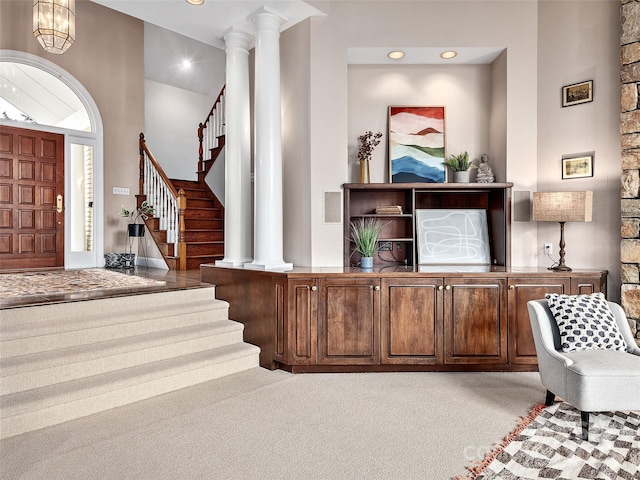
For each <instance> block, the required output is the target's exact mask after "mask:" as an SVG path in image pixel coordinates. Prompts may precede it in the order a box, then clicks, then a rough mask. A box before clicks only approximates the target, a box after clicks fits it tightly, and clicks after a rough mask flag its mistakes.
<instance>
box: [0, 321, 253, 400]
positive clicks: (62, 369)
mask: <svg viewBox="0 0 640 480" xmlns="http://www.w3.org/2000/svg"><path fill="white" fill-rule="evenodd" d="M243 329H244V326H243V325H242V324H241V323H238V322H233V321H231V320H217V321H215V322H210V323H204V324H196V325H189V326H185V327H181V328H175V329H171V330H162V331H158V332H152V333H150V334H146V335H137V336H133V337H128V338H118V339H115V340H109V341H104V342H99V343H92V344H88V345H79V346H74V347H69V348H64V349H58V350H51V351H47V352H41V353H36V354H32V355H22V356H18V357H11V358H8V359H4V360H2V361H1V362H0V377H1V378H0V381H1V382H2V394H4V395H6V394H10V393H16V392H20V391H24V390H29V389H32V388H38V387H43V386H46V385H52V384H54V383H59V382H67V381H69V380H76V379H79V378H84V377H88V376H91V375H99V374H102V373H106V372H110V371H115V370H118V369H122V368H129V367H133V366H136V365H141V364H144V363H149V362H155V361H159V360H164V359H166V358H171V357H176V356H180V355H184V354H186V353H194V352H199V351H203V350H207V349H210V348H217V347H222V346H225V345H231V344H233V343H241V342H242V341H243V339H242V332H243Z"/></svg>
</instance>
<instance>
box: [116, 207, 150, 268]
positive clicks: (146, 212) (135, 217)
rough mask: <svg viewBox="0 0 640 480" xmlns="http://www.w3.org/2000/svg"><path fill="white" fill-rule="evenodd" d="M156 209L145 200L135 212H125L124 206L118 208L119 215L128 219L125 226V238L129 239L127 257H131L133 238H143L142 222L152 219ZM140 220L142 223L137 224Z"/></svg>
mask: <svg viewBox="0 0 640 480" xmlns="http://www.w3.org/2000/svg"><path fill="white" fill-rule="evenodd" d="M155 211H156V209H155V207H153V206H152V205H149V202H147V201H146V200H145V201H144V202H142V203H141V204H140V206H139V207H138V208H136V209H135V210H131V211H130V210H127V209H126V208H124V205H122V206H121V207H120V215H121V216H123V217H126V218H128V219H129V225H127V238H128V239H129V255H130V256H131V257H133V253H132V251H133V237H144V220H147V219H148V218H149V217H152V216H153V215H154V213H155ZM141 220H142V223H138V222H139V221H141Z"/></svg>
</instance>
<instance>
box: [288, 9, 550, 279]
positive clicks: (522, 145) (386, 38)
mask: <svg viewBox="0 0 640 480" xmlns="http://www.w3.org/2000/svg"><path fill="white" fill-rule="evenodd" d="M321 3H322V7H323V10H325V11H326V12H327V13H328V16H327V17H315V18H312V19H311V20H310V39H311V40H310V47H309V48H310V80H309V81H310V87H309V100H308V101H309V102H310V104H309V106H310V111H309V117H308V118H304V117H303V116H302V115H301V114H302V112H296V115H298V116H296V117H294V118H292V119H285V121H287V122H289V121H290V122H300V123H301V124H308V128H309V132H310V139H309V159H308V162H309V165H310V169H311V170H310V177H311V188H310V205H309V210H308V212H307V215H308V216H309V218H310V219H311V229H310V241H311V253H310V258H309V259H308V261H307V262H306V264H311V265H312V266H340V265H342V225H339V224H325V223H324V222H323V218H322V213H323V194H324V192H325V191H337V190H340V189H341V185H342V184H343V183H346V182H349V181H351V180H352V179H353V177H352V174H351V171H350V168H349V144H350V142H353V141H354V140H353V139H352V138H350V137H351V136H352V135H350V133H349V132H350V125H349V121H350V115H351V114H352V112H351V111H350V110H349V69H348V66H347V58H346V56H347V55H346V54H347V49H348V48H350V47H386V46H394V47H399V48H402V47H446V48H447V49H448V48H455V47H465V46H486V47H497V48H506V49H507V53H506V55H507V57H506V58H507V65H506V91H507V92H506V95H507V101H506V117H507V125H506V133H504V135H505V138H506V156H507V159H506V161H507V164H506V177H507V178H506V179H503V180H506V181H510V182H514V184H515V186H514V188H515V189H519V190H527V189H528V190H532V189H533V188H534V186H535V185H536V183H537V168H536V159H537V150H536V149H537V142H536V138H537V135H536V130H537V108H536V106H537V101H536V95H535V93H532V92H536V91H537V68H536V61H535V59H536V58H537V9H538V3H537V2H536V1H526V0H524V1H512V2H504V1H499V2H496V1H456V2H449V1H429V2H393V1H376V2H366V4H365V2H359V1H341V2H331V3H330V4H325V3H324V2H321ZM325 5H326V8H324V7H325ZM282 40H283V42H284V41H285V40H286V39H285V38H284V37H283V39H282ZM283 47H285V48H286V45H283ZM286 73H287V72H285V71H283V75H286ZM299 100H300V101H306V99H304V98H303V97H300V98H299ZM436 103H442V102H436ZM473 108H476V109H477V108H481V107H480V106H479V105H474V107H473ZM482 108H485V107H482ZM385 114H386V109H385V110H384V111H382V112H380V113H379V114H378V118H380V116H381V117H382V118H384V115H385ZM354 128H356V127H354ZM371 128H374V127H373V125H372V127H371ZM478 128H479V129H480V130H475V129H474V132H473V133H471V134H470V133H469V132H464V133H465V134H468V135H469V134H470V135H471V136H472V137H473V138H477V139H481V138H482V137H484V136H486V133H478V132H482V126H479V127H478ZM448 133H449V134H450V135H454V138H455V137H458V138H459V139H461V138H462V134H461V133H460V132H454V131H452V130H451V128H449V129H448ZM484 141H486V140H474V146H475V145H478V148H482V147H483V145H482V142H484ZM448 143H449V142H448ZM460 145H462V143H461V144H460ZM449 148H456V147H453V146H452V145H451V144H449ZM464 148H466V147H464V146H463V147H462V149H464ZM288 161H289V160H288V159H287V158H285V164H286V163H287V162H288ZM374 163H375V160H374ZM376 168H378V167H377V166H376ZM383 171H384V169H383ZM375 175H376V177H375V178H376V179H377V181H382V178H381V172H380V171H376V172H375ZM289 188H290V186H288V185H285V192H284V195H285V198H287V197H289V198H294V197H295V195H294V193H293V192H291V191H289V190H288V189H289ZM288 221H289V219H288V218H286V212H285V223H286V222H288ZM527 225H528V224H527ZM512 230H513V231H512V240H513V248H512V263H513V264H514V265H532V264H535V262H536V257H535V248H536V243H537V241H536V240H537V239H536V237H535V236H532V235H530V232H529V231H528V229H527V228H523V227H521V226H518V225H517V224H516V225H514V226H513V229H512ZM303 235H305V236H306V234H305V233H304V232H303ZM299 237H300V235H299V233H298V232H289V231H286V232H285V260H287V261H291V260H292V259H290V258H288V257H287V251H288V248H289V246H290V245H293V243H294V242H295V241H297V239H298V238H299ZM294 263H296V261H294Z"/></svg>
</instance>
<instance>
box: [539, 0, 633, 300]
mask: <svg viewBox="0 0 640 480" xmlns="http://www.w3.org/2000/svg"><path fill="white" fill-rule="evenodd" d="M619 9H620V3H619V2H618V1H617V0H604V1H595V0H594V1H582V2H541V3H540V12H539V14H540V15H539V32H540V33H539V38H540V41H539V55H538V96H537V97H538V119H539V122H538V138H537V140H538V161H537V169H538V184H537V190H538V191H576V190H593V200H594V205H593V222H591V223H568V224H566V226H565V242H566V247H565V250H566V264H567V265H568V266H570V267H572V268H573V269H580V268H589V269H591V268H602V269H607V270H609V278H608V282H609V289H608V290H609V292H608V294H609V299H611V300H614V301H618V300H619V298H620V162H621V158H620V63H619V62H620V60H619V58H620V45H619V44H620V34H619V29H620V23H619V19H620V13H619V11H620V10H619ZM585 80H593V81H594V95H593V102H590V103H585V104H580V105H575V106H572V107H565V108H562V106H561V94H560V91H561V88H562V86H563V85H570V84H572V83H577V82H582V81H585ZM585 152H595V158H594V175H593V178H582V179H571V180H562V177H561V159H562V156H563V155H569V154H580V153H585ZM559 237H560V227H559V226H558V224H551V223H541V224H539V226H538V234H537V247H538V248H539V249H541V248H542V245H543V244H544V243H545V242H550V243H552V244H553V245H554V251H555V253H556V257H557V252H558V248H559V247H558V241H559ZM539 258H540V262H539V264H540V265H543V266H549V264H550V262H549V261H548V260H547V259H545V258H544V257H543V256H542V255H540V256H539Z"/></svg>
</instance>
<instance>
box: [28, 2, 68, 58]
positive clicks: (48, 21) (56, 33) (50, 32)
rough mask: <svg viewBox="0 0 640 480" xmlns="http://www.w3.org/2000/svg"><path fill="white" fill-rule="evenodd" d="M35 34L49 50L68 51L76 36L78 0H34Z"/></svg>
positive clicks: (60, 52) (43, 46)
mask: <svg viewBox="0 0 640 480" xmlns="http://www.w3.org/2000/svg"><path fill="white" fill-rule="evenodd" d="M33 34H34V35H35V36H36V38H37V39H38V42H40V45H42V48H44V49H45V50H46V51H47V52H49V53H57V54H62V53H64V52H66V51H67V49H68V48H69V47H70V46H71V45H72V44H73V42H74V41H75V37H76V0H33Z"/></svg>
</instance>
